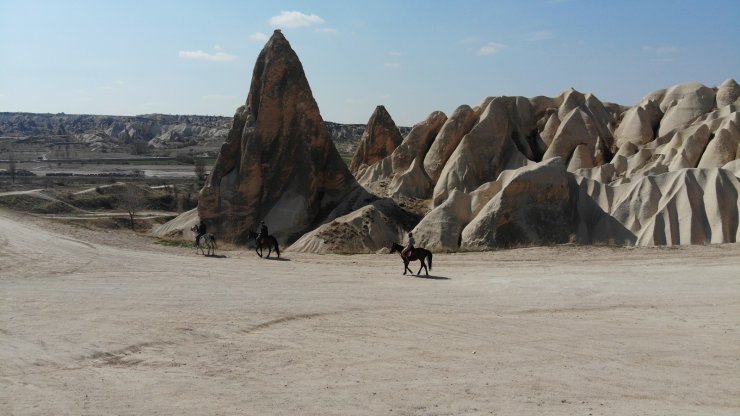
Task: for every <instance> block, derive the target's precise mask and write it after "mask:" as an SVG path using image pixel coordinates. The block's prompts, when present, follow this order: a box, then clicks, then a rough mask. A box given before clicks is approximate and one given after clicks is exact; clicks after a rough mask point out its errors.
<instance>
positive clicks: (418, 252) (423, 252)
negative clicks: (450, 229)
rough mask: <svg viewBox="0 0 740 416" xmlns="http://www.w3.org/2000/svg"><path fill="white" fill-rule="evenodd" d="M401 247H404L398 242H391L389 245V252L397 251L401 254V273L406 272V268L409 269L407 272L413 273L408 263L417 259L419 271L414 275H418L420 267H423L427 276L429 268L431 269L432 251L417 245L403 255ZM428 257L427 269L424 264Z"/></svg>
mask: <svg viewBox="0 0 740 416" xmlns="http://www.w3.org/2000/svg"><path fill="white" fill-rule="evenodd" d="M403 249H404V247H403V246H402V245H400V244H398V243H393V245H392V246H391V253H395V252H398V254H399V255H400V256H401V260H403V274H406V270H408V271H409V273H413V271H411V269H409V263H410V262H412V261H415V260H419V261H420V262H421V267H419V271H418V272H416V275H417V276H418V275H419V273H421V269H424V271H425V272H426V274H427V276H429V270H432V252H431V251H429V250H427V249H424V248H419V247H414V248H413V249H412V250H411V255H409V256H404V255H403ZM426 259H429V261H427V262H426V263H429V269H427V266H426V264H425V260H426Z"/></svg>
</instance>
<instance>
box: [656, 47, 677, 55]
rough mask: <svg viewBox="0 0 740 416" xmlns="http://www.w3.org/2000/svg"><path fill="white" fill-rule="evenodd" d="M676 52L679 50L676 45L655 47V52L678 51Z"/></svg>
mask: <svg viewBox="0 0 740 416" xmlns="http://www.w3.org/2000/svg"><path fill="white" fill-rule="evenodd" d="M676 52H678V48H677V47H675V46H661V47H658V48H655V53H659V54H666V53H676Z"/></svg>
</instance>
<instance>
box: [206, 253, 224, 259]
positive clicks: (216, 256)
mask: <svg viewBox="0 0 740 416" xmlns="http://www.w3.org/2000/svg"><path fill="white" fill-rule="evenodd" d="M205 257H208V258H212V259H225V258H226V256H225V255H223V254H206V255H205Z"/></svg>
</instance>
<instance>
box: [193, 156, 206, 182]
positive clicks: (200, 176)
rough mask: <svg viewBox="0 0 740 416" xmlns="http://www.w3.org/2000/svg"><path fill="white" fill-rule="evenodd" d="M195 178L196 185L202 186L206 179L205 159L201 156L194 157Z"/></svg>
mask: <svg viewBox="0 0 740 416" xmlns="http://www.w3.org/2000/svg"><path fill="white" fill-rule="evenodd" d="M193 170H194V171H195V178H196V179H197V180H198V187H199V188H200V187H202V186H203V183H204V182H205V180H206V161H205V160H204V159H203V158H202V157H198V158H195V166H194V167H193Z"/></svg>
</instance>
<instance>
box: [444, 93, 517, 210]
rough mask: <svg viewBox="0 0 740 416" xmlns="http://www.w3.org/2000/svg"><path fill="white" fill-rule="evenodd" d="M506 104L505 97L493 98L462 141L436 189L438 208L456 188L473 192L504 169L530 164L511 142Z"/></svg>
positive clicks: (510, 123) (512, 130) (511, 130)
mask: <svg viewBox="0 0 740 416" xmlns="http://www.w3.org/2000/svg"><path fill="white" fill-rule="evenodd" d="M506 101H507V98H505V97H496V98H494V99H493V100H492V101H491V102H490V103H489V104H488V107H486V109H485V111H484V112H483V114H482V115H481V117H480V120H479V121H478V123H476V124H475V126H474V127H473V128H472V130H470V132H469V133H468V134H466V135H465V136H464V137H463V139H462V140H461V141H460V144H459V145H458V146H457V148H456V149H455V151H454V152H453V153H452V155H451V156H450V158H449V160H448V161H447V163H446V164H445V167H444V169H442V173H441V174H440V177H439V180H438V181H437V183H436V185H435V187H434V194H433V201H434V205H435V206H436V205H439V204H441V203H442V202H443V201H444V200H446V199H447V197H448V196H449V193H450V192H451V191H452V190H453V189H457V190H459V191H462V192H471V191H473V190H474V189H475V188H477V187H478V186H480V185H481V184H483V183H485V182H490V181H492V180H495V179H496V177H497V176H498V175H499V174H500V173H501V171H503V170H504V169H511V168H518V167H520V166H524V165H526V164H527V158H526V157H525V156H524V155H523V154H522V153H521V152H520V151H519V149H518V148H517V146H516V145H515V144H514V142H513V141H512V139H511V136H512V133H513V132H514V127H513V123H512V122H511V121H510V117H509V112H508V111H507V102H506Z"/></svg>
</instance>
